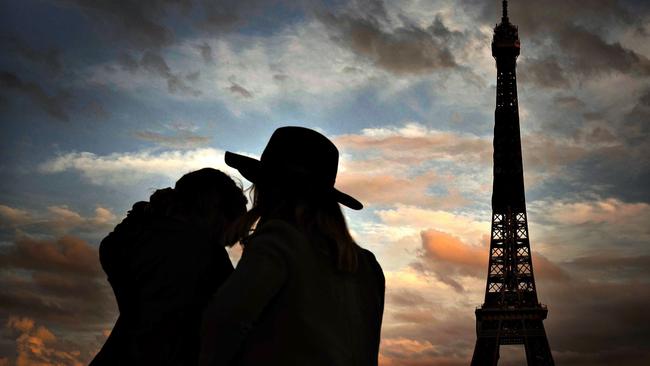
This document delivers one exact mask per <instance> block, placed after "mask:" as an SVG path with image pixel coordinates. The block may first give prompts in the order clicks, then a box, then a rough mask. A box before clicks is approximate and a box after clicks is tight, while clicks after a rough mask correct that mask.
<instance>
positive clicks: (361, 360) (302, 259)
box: [200, 220, 385, 366]
mask: <svg viewBox="0 0 650 366" xmlns="http://www.w3.org/2000/svg"><path fill="white" fill-rule="evenodd" d="M328 248H329V246H328V245H327V243H326V241H325V239H324V238H320V237H315V236H312V237H308V236H307V235H306V234H305V233H303V232H301V231H300V230H299V229H297V228H296V227H294V226H292V225H291V224H289V223H287V222H285V221H281V220H270V221H268V222H265V223H263V224H261V225H260V227H259V228H258V229H256V231H255V234H253V236H252V237H251V239H250V240H249V241H248V242H247V244H246V247H245V249H244V252H243V254H242V258H241V260H240V262H239V264H238V265H237V268H236V270H235V271H234V272H233V274H232V275H231V276H230V278H229V279H228V280H227V281H226V282H225V283H224V284H223V286H222V287H221V288H220V289H219V290H218V292H217V294H216V295H215V296H214V298H213V299H212V302H211V303H210V305H208V309H207V310H206V314H205V318H204V319H205V320H204V330H203V339H202V351H201V358H200V365H210V366H215V365H283V366H291V365H296V366H305V365H310V366H319V365H323V366H337V365H340V366H343V365H345V366H352V365H363V366H365V365H377V357H378V351H379V340H380V330H381V321H382V314H383V307H384V290H385V281H384V275H383V272H382V270H381V267H380V265H379V263H377V261H376V259H375V257H374V256H373V254H372V253H371V252H369V251H368V250H365V249H361V248H359V252H358V258H359V261H358V262H359V265H358V269H357V271H356V272H355V273H343V272H340V271H338V270H337V269H336V268H335V262H336V261H335V260H334V258H333V256H332V253H330V250H329V249H328Z"/></svg>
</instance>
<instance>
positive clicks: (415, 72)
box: [0, 0, 650, 366]
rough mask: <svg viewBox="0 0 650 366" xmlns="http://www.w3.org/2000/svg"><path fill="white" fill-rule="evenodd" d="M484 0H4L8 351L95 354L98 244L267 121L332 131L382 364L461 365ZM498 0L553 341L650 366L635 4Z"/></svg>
mask: <svg viewBox="0 0 650 366" xmlns="http://www.w3.org/2000/svg"><path fill="white" fill-rule="evenodd" d="M500 3H501V2H500V1H497V0H456V1H454V0H430V1H424V0H422V1H418V0H391V1H385V2H384V1H381V0H349V1H348V0H330V1H325V0H323V1H320V0H314V1H310V0H302V1H301V0H297V1H282V0H236V1H207V0H206V1H201V0H197V1H193V0H177V1H174V0H149V1H139V0H128V1H120V2H117V1H110V0H99V1H82V0H40V1H39V0H21V1H17V0H16V1H14V0H6V1H1V2H0V18H1V21H0V37H1V39H2V41H1V42H0V48H1V49H0V55H1V56H0V115H1V116H2V119H1V125H0V126H1V127H0V128H1V131H2V133H1V134H0V154H1V155H0V156H1V159H0V328H1V330H0V365H13V364H17V365H29V364H37V363H38V364H52V365H55V364H56V365H76V364H84V363H87V362H88V361H89V360H90V359H91V358H92V356H93V355H94V353H95V352H96V351H97V350H98V348H99V347H100V346H101V344H102V343H103V341H104V340H105V339H106V336H107V334H108V332H109V330H110V329H111V327H112V324H113V322H114V320H115V319H116V306H115V304H114V299H113V297H112V293H111V291H110V288H108V287H107V285H106V281H105V277H104V274H103V273H102V271H101V269H100V267H99V263H98V257H97V246H98V243H99V241H100V240H101V238H102V237H103V236H105V235H106V234H107V233H108V232H110V231H111V230H112V228H113V226H114V225H115V224H116V223H117V222H119V221H120V220H121V219H122V218H123V217H124V215H125V213H126V211H127V210H128V209H129V207H130V206H131V204H132V203H133V202H135V201H138V200H143V199H147V197H148V196H149V195H150V194H151V193H152V192H153V190H154V189H156V188H163V187H167V186H170V185H172V184H173V182H174V181H175V180H176V179H177V178H179V177H180V176H181V175H182V174H183V173H186V172H188V171H190V170H193V169H197V168H201V167H204V166H212V167H216V168H219V169H225V170H227V171H228V172H229V173H231V174H233V176H235V177H239V176H238V174H237V173H235V172H233V171H231V170H228V169H226V168H225V167H224V163H223V153H224V151H226V150H229V151H236V152H240V153H246V154H250V155H252V156H256V155H257V156H258V155H259V154H260V153H261V150H262V148H263V147H264V145H265V143H266V141H267V140H268V137H269V136H270V134H271V133H272V131H273V130H274V129H275V128H277V127H279V126H283V125H300V126H306V127H310V128H314V129H317V130H319V131H321V132H323V133H324V134H326V135H327V136H329V137H330V138H331V139H332V140H333V141H334V142H335V143H336V144H337V146H338V147H339V148H340V151H341V154H342V155H341V162H340V167H339V170H340V174H339V177H338V180H337V185H338V186H339V187H340V188H341V189H342V190H344V191H347V192H350V193H351V194H353V195H355V196H356V197H358V198H359V199H360V200H361V201H363V202H364V203H365V205H366V208H365V209H364V210H363V211H361V212H351V211H350V210H347V211H346V215H347V217H348V220H349V223H350V226H351V228H352V230H353V232H354V236H355V238H356V239H357V241H358V242H359V243H360V244H361V245H362V246H364V247H366V248H368V249H370V250H372V251H373V252H374V253H375V254H376V255H377V257H378V259H379V262H380V263H381V265H382V266H383V269H384V272H385V274H386V280H387V293H386V311H385V315H384V326H383V331H382V347H381V355H380V357H381V358H380V360H381V364H382V365H384V366H389V365H390V366H393V365H467V364H468V362H469V359H470V358H471V354H472V351H473V347H474V342H475V330H474V326H475V318H474V308H475V307H476V306H477V305H479V304H480V303H481V302H482V300H483V295H484V286H485V279H486V272H487V255H488V235H489V230H490V222H489V219H490V195H491V190H492V186H491V184H492V176H491V169H492V161H491V154H492V145H491V144H492V128H493V122H494V121H493V118H494V117H493V113H494V106H495V81H496V74H495V72H496V70H495V64H494V60H493V58H492V57H491V54H490V40H491V37H492V28H493V27H494V24H495V23H496V22H497V21H498V20H499V17H500V15H499V13H500V5H501V4H500ZM510 3H511V4H510V18H511V20H512V22H513V23H515V24H517V25H518V26H519V31H520V38H521V44H522V51H521V56H520V57H519V60H518V79H519V80H518V83H519V84H518V86H519V99H520V116H521V130H522V139H523V156H524V169H525V181H526V196H527V202H528V213H529V220H530V223H529V224H530V233H531V247H532V249H533V260H534V265H535V271H536V278H537V286H538V295H539V298H540V300H541V301H542V302H543V303H546V304H548V306H549V318H548V319H547V320H546V322H545V325H546V329H547V333H548V337H549V342H550V345H551V348H552V350H553V354H554V357H555V359H556V361H557V363H558V364H561V365H611V364H613V363H614V362H616V364H617V365H647V364H650V349H649V348H648V344H650V327H648V324H650V315H649V314H650V312H648V309H647V306H648V304H650V229H649V228H650V194H649V193H650V188H649V187H650V185H649V183H650V141H649V134H650V128H649V126H650V42H649V38H650V3H649V2H647V1H644V0H620V1H615V0H590V1H583V0H580V1H579V0H546V1H511V2H510ZM118 4H119V5H118ZM240 179H241V178H240ZM242 182H243V183H244V185H246V184H247V183H246V182H245V181H243V180H242ZM237 255H238V253H237V251H234V252H233V253H232V256H233V258H236V257H237ZM523 358H524V354H523V351H522V349H521V347H515V346H509V347H504V348H502V360H503V361H504V362H503V364H521V362H522V359H523Z"/></svg>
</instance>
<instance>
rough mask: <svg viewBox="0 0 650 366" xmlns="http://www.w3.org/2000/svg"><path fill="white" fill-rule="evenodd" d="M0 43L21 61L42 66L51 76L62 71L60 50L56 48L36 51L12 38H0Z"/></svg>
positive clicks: (19, 40) (21, 41)
mask: <svg viewBox="0 0 650 366" xmlns="http://www.w3.org/2000/svg"><path fill="white" fill-rule="evenodd" d="M0 41H1V44H2V46H4V47H6V49H7V51H8V52H11V53H15V54H17V55H18V56H20V57H22V58H23V59H26V60H29V61H31V62H33V63H35V64H39V65H42V66H44V67H45V68H46V69H47V70H48V71H50V72H51V73H52V74H58V73H60V72H61V70H62V69H63V65H62V63H61V50H59V49H57V48H48V49H45V50H40V49H36V48H34V47H32V46H30V45H29V44H27V42H25V41H24V40H22V39H20V38H18V37H14V36H3V37H0Z"/></svg>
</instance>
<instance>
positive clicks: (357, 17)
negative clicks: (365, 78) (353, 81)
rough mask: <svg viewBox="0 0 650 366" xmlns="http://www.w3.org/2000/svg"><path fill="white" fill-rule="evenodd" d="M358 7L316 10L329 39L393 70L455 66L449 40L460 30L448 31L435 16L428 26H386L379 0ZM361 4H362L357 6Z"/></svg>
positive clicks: (413, 71) (458, 35)
mask: <svg viewBox="0 0 650 366" xmlns="http://www.w3.org/2000/svg"><path fill="white" fill-rule="evenodd" d="M354 5H356V8H357V9H359V8H361V9H363V11H362V10H356V11H355V10H354V7H353V10H349V11H341V12H338V13H324V14H320V15H319V18H320V20H321V21H322V22H323V23H324V24H325V25H327V27H328V29H329V30H330V32H331V36H332V38H333V39H335V40H337V41H339V42H340V43H341V44H343V45H345V46H347V47H349V48H350V49H351V50H352V51H354V52H355V53H356V54H358V55H359V56H361V57H364V58H367V59H369V60H371V61H372V62H373V63H374V64H375V65H376V66H377V67H380V68H383V69H386V70H388V71H390V72H394V73H397V74H421V73H429V72H432V71H435V70H441V69H449V68H454V67H457V66H458V64H457V63H456V60H455V58H454V55H453V54H452V52H451V49H450V41H451V40H452V39H453V40H455V39H458V38H462V37H463V36H462V34H461V33H458V32H452V31H450V30H449V29H448V28H447V27H446V26H445V25H444V24H443V22H442V18H440V17H439V16H437V17H436V18H435V20H434V21H433V23H432V25H431V26H429V27H428V28H421V27H418V26H416V25H410V24H407V25H403V26H400V27H397V28H392V27H390V24H389V21H388V18H387V16H386V11H385V9H384V7H383V2H381V1H364V2H362V3H361V4H359V3H354ZM360 5H363V6H360Z"/></svg>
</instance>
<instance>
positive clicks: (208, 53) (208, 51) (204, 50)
mask: <svg viewBox="0 0 650 366" xmlns="http://www.w3.org/2000/svg"><path fill="white" fill-rule="evenodd" d="M196 48H198V49H199V51H200V52H201V57H202V58H203V62H205V63H206V64H212V63H213V62H214V58H213V57H212V48H211V47H210V45H209V44H207V43H203V44H201V45H198V46H196Z"/></svg>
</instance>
